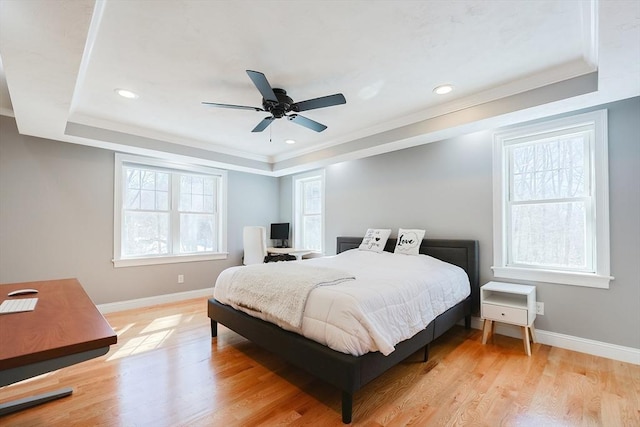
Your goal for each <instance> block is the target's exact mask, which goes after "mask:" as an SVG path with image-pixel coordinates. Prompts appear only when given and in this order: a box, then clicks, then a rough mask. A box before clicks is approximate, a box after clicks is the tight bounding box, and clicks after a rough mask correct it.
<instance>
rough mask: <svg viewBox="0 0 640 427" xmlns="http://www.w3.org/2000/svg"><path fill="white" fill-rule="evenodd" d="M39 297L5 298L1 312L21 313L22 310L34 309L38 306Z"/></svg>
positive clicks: (0, 308)
mask: <svg viewBox="0 0 640 427" xmlns="http://www.w3.org/2000/svg"><path fill="white" fill-rule="evenodd" d="M37 302H38V298H20V299H8V300H4V301H3V302H2V304H0V314H8V313H20V312H22V311H33V310H34V309H35V308H36V303H37Z"/></svg>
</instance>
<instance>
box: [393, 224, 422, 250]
mask: <svg viewBox="0 0 640 427" xmlns="http://www.w3.org/2000/svg"><path fill="white" fill-rule="evenodd" d="M423 238H424V230H405V229H403V228H401V229H399V230H398V241H397V242H396V248H395V250H394V251H393V253H395V254H405V255H419V254H420V244H421V243H422V239H423Z"/></svg>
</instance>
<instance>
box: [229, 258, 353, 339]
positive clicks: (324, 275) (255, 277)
mask: <svg viewBox="0 0 640 427" xmlns="http://www.w3.org/2000/svg"><path fill="white" fill-rule="evenodd" d="M354 279H355V277H354V276H353V275H352V274H349V273H348V272H346V271H343V270H337V269H334V268H328V267H317V266H311V265H305V264H304V263H299V262H275V263H268V264H259V265H249V266H246V267H243V268H240V269H238V271H236V272H235V273H234V275H233V277H232V279H231V283H230V284H229V289H228V294H227V298H228V299H229V301H231V302H233V303H235V304H238V305H239V306H241V307H246V308H249V309H251V310H255V311H259V312H262V313H265V314H268V315H271V316H274V317H275V318H277V319H279V320H282V321H284V322H286V323H288V324H290V325H292V326H293V327H295V328H299V327H300V326H301V325H302V315H303V313H304V307H305V304H306V303H307V298H308V296H309V293H310V292H311V291H312V290H313V289H314V288H316V287H318V286H329V285H337V284H338V283H341V282H344V281H346V280H354Z"/></svg>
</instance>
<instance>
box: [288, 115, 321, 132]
mask: <svg viewBox="0 0 640 427" xmlns="http://www.w3.org/2000/svg"><path fill="white" fill-rule="evenodd" d="M287 119H289V120H291V121H292V122H294V123H296V124H299V125H301V126H304V127H306V128H309V129H311V130H315V131H316V132H322V131H323V130H325V129H326V128H327V127H326V126H325V125H323V124H322V123H318V122H316V121H313V120H311V119H307V118H306V117H303V116H301V115H299V114H291V115H290V116H287Z"/></svg>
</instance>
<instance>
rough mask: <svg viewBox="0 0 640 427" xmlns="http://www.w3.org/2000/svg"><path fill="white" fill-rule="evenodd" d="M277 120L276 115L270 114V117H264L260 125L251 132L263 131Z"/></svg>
mask: <svg viewBox="0 0 640 427" xmlns="http://www.w3.org/2000/svg"><path fill="white" fill-rule="evenodd" d="M274 120H275V117H273V116H269V117H265V118H264V119H262V121H261V122H260V123H258V126H256V127H254V128H253V130H252V131H251V132H262V131H263V130H265V129H266V128H267V127H268V126H269V125H270V124H271V122H273V121H274Z"/></svg>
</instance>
